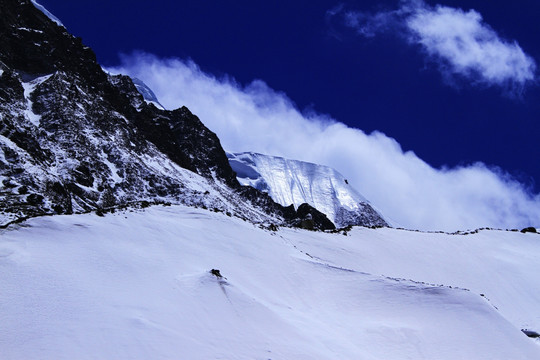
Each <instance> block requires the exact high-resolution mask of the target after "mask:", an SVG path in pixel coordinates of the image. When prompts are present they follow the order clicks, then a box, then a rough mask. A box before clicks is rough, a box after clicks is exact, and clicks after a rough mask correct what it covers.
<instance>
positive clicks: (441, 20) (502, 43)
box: [331, 0, 536, 90]
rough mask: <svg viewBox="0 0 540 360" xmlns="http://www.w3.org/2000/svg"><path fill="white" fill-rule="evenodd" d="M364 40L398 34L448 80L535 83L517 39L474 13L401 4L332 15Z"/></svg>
mask: <svg viewBox="0 0 540 360" xmlns="http://www.w3.org/2000/svg"><path fill="white" fill-rule="evenodd" d="M331 14H332V15H333V16H341V17H342V18H343V21H344V23H345V25H346V26H348V27H350V28H353V29H355V31H356V32H357V33H358V34H359V35H361V36H364V37H368V38H370V37H374V36H376V35H377V34H380V33H387V32H394V33H396V34H399V36H402V37H403V38H404V39H405V40H406V41H408V42H409V43H411V44H417V45H420V46H421V48H422V49H423V50H424V52H425V53H426V54H427V55H428V56H429V57H430V58H431V59H433V60H434V61H436V62H437V63H438V65H439V68H440V70H441V71H442V72H443V75H445V77H448V75H458V76H460V77H462V78H466V79H468V80H471V81H472V82H473V83H480V84H484V85H496V86H502V87H504V88H506V89H512V90H519V89H522V88H523V87H524V86H525V85H526V84H528V83H531V82H533V81H534V80H535V71H536V64H535V61H534V60H533V59H532V58H531V57H530V56H528V55H527V54H526V53H525V52H524V51H523V50H522V49H521V47H520V46H519V45H518V43H517V42H516V41H508V40H505V39H503V38H501V37H500V36H499V35H498V34H497V33H496V32H495V30H493V29H492V28H491V27H490V26H489V25H488V24H486V23H485V22H484V21H483V19H482V15H480V13H478V12H477V11H475V10H469V11H464V10H462V9H457V8H452V7H448V6H441V5H437V6H429V5H427V4H426V3H425V2H423V1H421V0H419V1H402V2H401V7H400V8H399V9H397V10H392V11H380V12H377V13H366V12H358V11H345V10H344V9H343V7H341V10H340V11H336V9H334V10H332V11H331Z"/></svg>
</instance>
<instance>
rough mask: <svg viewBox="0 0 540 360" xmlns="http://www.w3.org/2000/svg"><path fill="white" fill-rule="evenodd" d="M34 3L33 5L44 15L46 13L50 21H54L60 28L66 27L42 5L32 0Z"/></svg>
mask: <svg viewBox="0 0 540 360" xmlns="http://www.w3.org/2000/svg"><path fill="white" fill-rule="evenodd" d="M31 1H32V4H33V5H34V6H35V7H36V8H37V9H38V10H39V11H41V12H42V13H44V14H45V15H47V17H48V18H49V19H51V20H52V21H54V22H55V23H57V24H58V25H59V26H62V27H65V26H64V24H62V22H61V21H60V19H58V18H57V17H56V16H54V15H53V14H52V13H51V12H50V11H49V10H47V9H45V7H44V6H43V5H41V4H39V3H38V2H37V1H36V0H31Z"/></svg>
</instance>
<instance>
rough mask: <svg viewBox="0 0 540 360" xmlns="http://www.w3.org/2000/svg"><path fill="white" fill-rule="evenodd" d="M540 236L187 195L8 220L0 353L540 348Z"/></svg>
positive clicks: (525, 353) (523, 353)
mask: <svg viewBox="0 0 540 360" xmlns="http://www.w3.org/2000/svg"><path fill="white" fill-rule="evenodd" d="M539 240H540V236H538V235H536V234H521V233H512V232H500V231H482V232H480V233H478V234H472V235H467V236H458V235H454V236H451V235H445V234H422V233H415V232H406V231H400V230H395V229H377V230H373V229H367V228H355V229H353V230H352V231H351V232H349V234H348V236H343V235H342V234H325V233H315V232H309V231H303V230H293V229H283V230H278V231H277V232H270V231H268V230H263V229H260V228H259V227H257V226H254V225H253V224H251V223H249V222H244V221H242V220H240V219H235V218H230V217H227V216H225V215H223V214H218V213H213V212H209V211H204V210H202V209H194V208H189V207H184V206H171V207H152V208H149V209H147V210H146V211H145V212H133V211H132V212H117V213H115V214H109V215H107V216H106V217H105V218H101V217H97V216H95V215H92V214H85V215H70V216H64V215H58V216H52V217H42V218H35V219H31V220H29V221H28V222H26V223H24V224H23V225H21V226H18V227H11V228H9V229H8V230H2V232H1V233H0V273H1V274H2V276H0V294H1V296H0V349H1V357H2V359H6V360H11V359H13V360H15V359H17V360H18V359H190V360H196V359H205V360H206V359H316V360H324V359H332V360H334V359H351V360H358V359H415V360H421V359H429V360H432V359H437V360H444V359H449V360H455V359H467V360H474V359H490V360H496V359H500V360H503V359H504V360H508V359H512V360H518V359H523V360H525V359H527V360H531V359H532V360H535V359H540V346H538V343H535V342H536V341H535V340H533V339H529V338H527V337H526V336H525V335H524V334H523V333H522V332H521V331H520V327H524V326H528V327H530V328H531V330H538V327H537V326H538V325H540V310H539V308H538V303H539V300H538V296H539V295H538V294H540V282H538V281H537V274H538V273H539V271H540V264H539V263H538V261H537V259H538V258H539V256H540V241H539ZM211 269H219V270H220V272H221V274H222V275H223V276H224V278H217V277H215V276H213V275H212V274H210V270H211ZM382 274H384V275H386V276H382ZM409 279H410V280H409ZM424 282H425V283H424ZM430 283H433V284H430ZM462 288H469V289H470V291H467V290H464V289H462ZM480 293H482V294H484V296H480ZM488 299H490V301H488ZM495 306H496V307H497V308H498V309H499V310H497V309H496V308H495Z"/></svg>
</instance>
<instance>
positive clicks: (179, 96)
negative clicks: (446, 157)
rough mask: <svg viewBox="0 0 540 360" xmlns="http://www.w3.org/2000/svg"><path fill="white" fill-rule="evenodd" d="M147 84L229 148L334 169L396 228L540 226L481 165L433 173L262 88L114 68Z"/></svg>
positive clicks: (390, 146) (510, 183) (149, 59)
mask: <svg viewBox="0 0 540 360" xmlns="http://www.w3.org/2000/svg"><path fill="white" fill-rule="evenodd" d="M111 70H112V71H114V72H121V73H125V74H129V75H131V76H134V77H137V78H140V79H142V80H143V81H145V82H146V83H147V84H148V85H149V86H150V87H151V88H152V89H153V90H154V92H155V93H156V94H157V96H158V98H159V100H160V102H161V103H162V104H163V105H164V106H165V107H166V108H168V109H173V108H177V107H179V106H181V105H186V106H187V107H189V108H190V109H191V110H192V112H194V113H195V114H197V115H198V116H199V117H200V119H201V120H202V122H203V123H204V124H205V125H206V126H208V127H209V128H210V129H211V130H212V131H214V132H216V133H217V135H218V136H219V138H220V139H221V142H222V144H223V146H224V148H225V149H227V150H230V151H256V152H260V153H264V154H269V155H277V156H283V157H286V158H291V159H299V160H304V161H310V162H315V163H320V164H325V165H329V166H332V167H334V168H335V169H337V170H338V171H340V172H341V173H342V174H343V175H345V177H346V178H348V180H349V183H350V184H352V185H353V186H354V187H355V188H356V189H357V190H359V191H360V192H361V193H362V194H363V195H364V196H366V198H368V199H369V200H370V201H371V202H372V204H373V205H374V206H375V207H376V208H377V209H379V210H380V211H381V212H382V214H383V215H384V216H385V217H386V218H387V219H388V220H389V221H390V222H391V223H392V224H393V225H395V226H404V227H407V228H413V229H430V230H457V229H473V228H478V227H484V226H488V227H499V228H509V227H524V226H529V225H535V224H536V225H540V196H538V195H535V196H533V195H530V194H529V193H528V192H527V191H526V190H525V189H524V188H523V186H522V185H521V184H520V183H518V182H516V181H514V180H512V179H511V178H509V177H508V176H507V175H505V174H504V173H502V172H501V171H499V170H497V169H490V168H487V167H486V166H485V165H483V164H480V163H479V164H473V165H470V166H465V167H459V168H453V169H435V168H433V167H431V166H430V165H428V164H427V163H425V162H424V161H422V160H421V159H419V158H418V157H417V156H416V155H415V154H414V153H412V152H403V150H402V149H401V147H400V145H399V144H398V143H397V142H396V141H395V140H394V139H392V138H390V137H388V136H386V135H384V134H382V133H380V132H374V133H372V134H366V133H364V132H363V131H361V130H358V129H354V128H350V127H347V126H346V125H344V124H343V123H340V122H338V121H336V120H334V119H332V118H330V117H328V116H324V115H319V114H316V113H314V112H313V111H310V112H309V113H308V114H304V113H302V112H301V111H299V110H298V109H297V108H296V107H295V105H294V103H293V102H292V101H291V100H290V99H289V98H288V97H287V96H286V95H285V94H283V93H280V92H277V91H274V90H272V89H270V88H269V87H268V86H267V85H266V84H265V83H264V82H263V81H260V80H255V81H253V82H252V83H251V84H249V85H247V86H241V85H239V84H237V83H236V82H235V81H234V80H233V79H231V78H223V79H219V78H216V77H214V76H212V75H210V74H207V73H204V72H202V71H201V70H200V68H199V67H198V66H197V65H196V64H195V63H193V62H192V61H182V60H178V59H166V60H162V59H158V58H156V57H154V56H151V55H145V54H134V55H131V56H126V57H124V58H123V60H122V64H121V66H119V67H118V68H116V69H111Z"/></svg>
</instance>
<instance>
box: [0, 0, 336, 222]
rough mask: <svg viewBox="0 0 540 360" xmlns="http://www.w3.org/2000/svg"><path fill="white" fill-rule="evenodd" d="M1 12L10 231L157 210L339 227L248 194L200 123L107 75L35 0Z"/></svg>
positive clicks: (2, 217)
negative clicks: (141, 206) (38, 222)
mask: <svg viewBox="0 0 540 360" xmlns="http://www.w3.org/2000/svg"><path fill="white" fill-rule="evenodd" d="M0 14H2V16H1V17H0V33H1V34H2V36H1V37H0V225H5V224H7V223H9V222H11V221H17V220H18V219H21V218H26V217H30V216H37V215H44V214H70V213H74V212H87V211H92V210H96V209H107V208H114V207H118V206H126V205H129V204H132V203H137V202H141V201H151V202H172V203H183V204H188V205H192V206H200V207H206V208H210V209H215V210H217V211H223V212H227V213H229V214H231V215H235V216H237V217H241V218H243V219H246V220H250V221H254V222H267V223H275V224H284V225H293V226H300V225H301V224H305V223H306V220H309V221H308V223H309V224H310V226H311V227H313V228H315V229H331V228H334V225H333V224H332V223H331V222H330V221H329V220H328V219H327V218H326V217H325V216H324V215H322V214H321V213H320V212H318V211H317V210H316V209H314V208H312V207H311V206H308V205H306V206H305V207H304V209H303V211H302V213H301V214H300V213H298V212H297V211H296V210H295V209H294V208H293V207H292V206H289V207H284V206H282V205H279V204H277V203H275V202H274V201H273V200H272V199H271V198H270V197H269V196H268V195H267V194H264V193H261V192H259V191H258V190H256V189H253V188H251V187H244V186H241V185H240V184H239V183H238V181H237V179H236V174H235V173H234V171H233V170H232V169H231V167H230V165H229V161H228V159H227V156H226V155H225V152H224V151H223V149H222V147H221V144H220V142H219V139H218V137H217V136H216V134H214V133H213V132H211V131H210V130H208V129H207V128H206V127H205V126H204V125H203V123H202V122H201V121H200V120H199V119H198V118H197V116H195V115H194V114H192V113H191V112H190V111H189V109H187V108H186V107H182V108H180V109H176V110H171V111H168V110H164V109H162V108H160V107H157V106H156V105H158V106H159V103H158V102H157V101H145V99H144V98H143V96H142V95H141V93H140V91H139V90H141V89H143V85H142V84H141V83H135V84H134V82H133V81H132V79H130V78H129V77H127V76H122V75H110V74H107V73H106V72H104V71H103V70H102V68H101V66H100V65H99V64H98V62H97V61H96V56H95V54H94V53H93V51H92V50H91V49H90V48H89V47H87V46H85V45H83V43H82V40H81V39H80V38H77V37H74V36H72V35H71V34H69V33H68V32H67V30H66V29H65V28H64V27H63V26H61V25H59V23H58V22H55V21H53V20H51V19H50V17H49V16H47V15H46V14H45V13H44V12H42V11H40V10H39V9H38V8H36V6H34V3H33V2H32V1H30V0H5V1H2V2H1V3H0ZM146 95H147V96H148V95H149V94H146Z"/></svg>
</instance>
